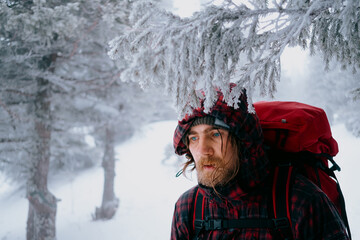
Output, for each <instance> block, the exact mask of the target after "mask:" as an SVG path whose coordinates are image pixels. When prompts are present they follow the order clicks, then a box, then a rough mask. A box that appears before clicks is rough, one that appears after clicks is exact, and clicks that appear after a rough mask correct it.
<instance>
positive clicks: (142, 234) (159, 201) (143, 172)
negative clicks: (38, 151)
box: [0, 121, 360, 240]
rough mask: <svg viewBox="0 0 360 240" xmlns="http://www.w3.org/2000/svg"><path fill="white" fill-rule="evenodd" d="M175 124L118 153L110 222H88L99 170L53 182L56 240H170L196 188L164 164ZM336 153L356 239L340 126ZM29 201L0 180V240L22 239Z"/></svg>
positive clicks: (348, 139)
mask: <svg viewBox="0 0 360 240" xmlns="http://www.w3.org/2000/svg"><path fill="white" fill-rule="evenodd" d="M175 126H176V122H175V121H168V122H158V123H154V124H151V125H148V126H146V127H145V128H144V131H141V132H139V133H137V134H136V135H135V136H134V137H133V138H132V139H131V140H129V141H128V142H126V143H124V144H122V145H121V146H119V147H118V148H117V158H118V159H119V160H118V161H117V167H116V172H117V177H116V185H115V187H116V194H117V196H118V197H119V198H120V207H119V210H118V212H117V214H116V215H115V217H114V219H113V220H110V221H98V222H94V221H92V218H91V214H92V213H93V212H94V210H95V207H96V206H99V205H100V204H101V196H102V184H103V172H102V169H101V167H98V168H93V169H90V170H88V171H85V172H82V173H80V174H78V175H77V176H72V175H65V174H64V175H62V176H61V177H60V176H58V177H56V178H52V180H51V182H50V186H49V188H50V190H51V191H52V192H53V193H54V194H55V195H56V197H58V198H59V199H61V201H59V203H58V214H57V239H58V240H69V239H87V240H99V239H101V240H108V239H109V240H110V239H127V240H128V239H130V240H137V239H139V240H140V239H151V240H152V239H154V240H162V239H169V235H170V227H171V219H172V212H173V207H174V203H175V201H176V200H177V198H178V197H179V195H180V194H181V193H182V192H184V191H185V190H186V189H188V188H190V187H191V186H193V185H194V184H195V182H194V181H191V180H188V179H185V178H184V177H180V178H175V174H176V171H177V170H178V169H179V168H176V167H174V165H173V163H174V162H175V158H171V159H165V158H166V154H165V152H166V151H165V149H167V147H168V145H169V144H171V141H172V134H173V131H174V128H175ZM333 135H334V137H335V139H337V140H338V142H339V146H340V153H339V154H338V156H337V157H336V159H335V160H337V162H338V163H339V164H340V165H341V167H342V171H341V173H339V174H338V178H339V179H340V182H341V187H342V189H343V192H344V194H345V198H346V201H347V209H348V215H349V221H350V224H351V228H352V232H353V239H360V221H359V220H360V206H359V204H358V203H359V202H360V192H359V190H357V189H358V188H355V187H354V184H355V183H356V182H355V181H356V180H355V176H357V171H358V169H359V168H358V167H359V166H360V163H359V161H358V160H359V159H358V158H359V156H360V148H359V146H360V139H356V138H354V137H353V136H352V135H351V134H350V133H348V132H347V131H346V130H345V127H344V126H343V125H336V126H334V127H333ZM27 208H28V205H27V200H26V199H25V198H24V192H23V190H21V191H20V190H17V189H14V187H12V186H10V185H9V184H8V183H7V182H6V181H5V179H2V176H0V240H17V239H25V228H26V217H27Z"/></svg>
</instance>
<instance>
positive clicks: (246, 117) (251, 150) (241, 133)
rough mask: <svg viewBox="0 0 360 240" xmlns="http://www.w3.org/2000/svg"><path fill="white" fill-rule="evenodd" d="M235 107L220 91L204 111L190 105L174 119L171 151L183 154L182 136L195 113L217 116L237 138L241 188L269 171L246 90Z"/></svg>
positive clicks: (260, 133) (258, 122)
mask: <svg viewBox="0 0 360 240" xmlns="http://www.w3.org/2000/svg"><path fill="white" fill-rule="evenodd" d="M238 106H239V108H237V109H234V108H233V107H232V106H228V105H227V103H225V102H224V101H223V95H222V93H221V92H218V100H217V102H216V103H215V105H214V106H213V107H212V108H211V109H210V112H209V113H204V107H203V106H202V107H201V108H197V109H194V110H193V112H192V114H191V115H186V116H185V118H184V119H183V120H181V121H179V122H178V126H177V128H176V130H175V133H174V148H175V153H176V154H178V155H183V154H185V153H188V152H189V150H188V148H187V147H186V145H185V144H184V142H183V137H184V136H185V134H186V132H187V131H188V130H189V128H190V127H191V125H192V123H193V121H194V120H195V119H196V118H197V117H204V116H207V115H210V116H212V117H215V118H218V119H220V120H222V121H223V122H225V123H226V124H227V125H228V126H230V131H231V132H233V133H234V135H235V136H236V137H237V138H238V139H239V141H241V143H242V146H243V154H242V155H243V157H241V158H240V160H239V161H240V171H239V174H238V176H237V178H236V179H237V180H238V181H239V182H240V184H241V186H242V188H243V189H244V190H248V189H249V188H253V187H255V186H257V185H258V184H260V183H261V182H262V181H263V180H264V179H265V178H266V177H267V176H268V173H269V161H268V159H267V157H266V155H265V152H264V149H263V134H262V130H261V126H260V121H259V119H258V117H257V115H256V114H255V113H249V111H248V104H247V96H246V91H245V90H243V93H242V94H241V95H240V98H239V99H238Z"/></svg>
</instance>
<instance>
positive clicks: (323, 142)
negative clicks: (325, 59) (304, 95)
mask: <svg viewBox="0 0 360 240" xmlns="http://www.w3.org/2000/svg"><path fill="white" fill-rule="evenodd" d="M254 107H255V110H256V113H257V115H258V117H259V119H260V124H261V127H262V130H263V133H264V140H265V145H266V147H267V148H268V149H267V152H268V155H269V159H270V161H271V162H273V163H274V165H275V171H274V177H273V183H272V205H273V213H272V215H273V219H268V220H267V219H260V220H253V219H242V220H215V219H214V220H212V219H210V220H207V221H204V220H201V219H202V206H201V202H202V200H203V199H202V197H201V196H197V195H196V197H195V210H194V216H195V218H194V228H195V233H196V235H198V234H199V232H200V231H201V230H202V229H205V230H215V229H221V228H253V227H254V228H259V227H260V228H261V227H266V228H272V229H275V230H276V231H277V233H278V234H280V237H281V239H293V234H292V230H291V224H292V223H291V221H290V219H291V218H290V204H289V197H290V192H291V187H292V183H293V180H294V177H295V175H296V174H298V173H300V174H302V175H304V176H306V177H307V178H309V179H310V180H311V181H312V182H313V183H315V184H316V185H317V186H318V187H320V188H321V189H322V190H323V192H324V193H325V194H326V195H327V196H328V197H329V199H330V200H331V201H332V202H333V203H334V204H335V206H336V207H337V209H338V211H339V213H340V215H341V217H342V219H343V221H344V223H345V225H346V227H347V230H348V234H349V236H350V229H349V224H348V220H347V216H346V210H345V201H344V197H343V194H342V192H341V189H340V186H339V183H338V181H337V179H336V176H335V174H334V171H336V170H338V171H340V167H339V166H338V165H337V164H336V163H335V161H334V160H333V157H334V156H335V155H336V154H337V153H338V145H337V142H336V141H335V139H333V137H332V135H331V129H330V125H329V122H328V119H327V117H326V114H325V112H324V110H322V109H320V108H317V107H313V106H310V105H306V104H302V103H298V102H279V101H272V102H257V103H254ZM328 162H331V165H332V166H331V167H329V164H328ZM199 195H200V194H199ZM350 239H351V236H350Z"/></svg>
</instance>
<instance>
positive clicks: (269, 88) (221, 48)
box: [109, 0, 360, 116]
mask: <svg viewBox="0 0 360 240" xmlns="http://www.w3.org/2000/svg"><path fill="white" fill-rule="evenodd" d="M359 8H360V2H359V1H358V0H331V1H330V0H327V1H324V0H274V1H263V0H253V1H235V0H225V1H223V2H222V4H220V5H214V4H213V5H210V6H208V7H206V8H205V9H204V10H202V11H200V12H197V13H195V14H194V15H193V16H192V17H190V18H185V19H181V18H179V17H177V16H175V15H173V14H171V13H169V12H164V11H161V10H159V9H158V8H157V7H156V6H154V5H153V4H151V3H146V2H143V3H139V4H137V8H135V10H134V11H133V14H132V18H131V19H132V20H133V21H134V23H135V24H134V27H133V28H132V29H131V31H129V32H128V33H127V34H125V35H121V34H119V36H118V37H117V38H115V39H114V40H113V41H112V42H111V50H110V52H109V55H110V56H111V57H112V58H114V59H116V58H127V59H128V61H131V62H132V64H131V65H130V66H129V68H128V69H127V71H126V74H123V75H122V76H121V77H124V78H125V79H133V80H136V81H138V82H139V83H140V84H141V85H143V86H148V85H161V86H163V87H165V88H166V91H167V92H169V93H170V94H171V96H173V98H174V100H175V105H176V106H177V108H178V112H179V115H180V116H183V115H184V114H185V113H186V112H188V110H189V108H190V107H197V106H199V102H198V100H197V99H198V98H197V92H196V91H195V90H196V89H202V90H203V91H204V92H205V96H206V99H205V107H206V108H207V109H209V108H210V107H211V106H212V104H213V102H214V97H215V90H216V88H218V89H220V90H221V91H222V92H223V93H224V96H225V100H226V101H227V102H228V104H230V105H232V104H233V103H234V101H233V100H234V99H236V98H237V97H238V94H240V91H239V90H238V89H234V90H233V91H232V92H231V93H230V92H229V83H230V82H235V83H236V84H237V88H246V89H247V91H248V95H249V96H250V98H249V101H251V96H252V93H253V91H254V88H255V87H259V88H260V90H261V92H262V94H269V95H271V94H272V93H274V92H275V91H276V83H277V81H279V80H280V74H281V69H280V56H281V54H282V53H283V51H284V49H285V48H286V47H287V46H301V47H302V48H309V49H310V51H311V53H315V52H318V53H320V54H321V55H322V57H323V59H324V62H325V66H328V64H329V62H330V60H331V59H335V60H336V61H337V62H339V64H341V65H342V66H343V67H346V68H349V69H352V70H353V71H356V70H358V69H359V68H360V57H359V56H360V55H359V52H360V44H359V42H360V34H359V28H358V24H359V22H360V11H359Z"/></svg>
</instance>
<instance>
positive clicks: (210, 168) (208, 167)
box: [203, 165, 215, 170]
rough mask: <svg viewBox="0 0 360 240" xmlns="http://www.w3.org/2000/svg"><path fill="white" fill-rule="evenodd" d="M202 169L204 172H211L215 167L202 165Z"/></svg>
mask: <svg viewBox="0 0 360 240" xmlns="http://www.w3.org/2000/svg"><path fill="white" fill-rule="evenodd" d="M203 168H204V169H206V170H213V169H215V166H214V165H204V166H203Z"/></svg>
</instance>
